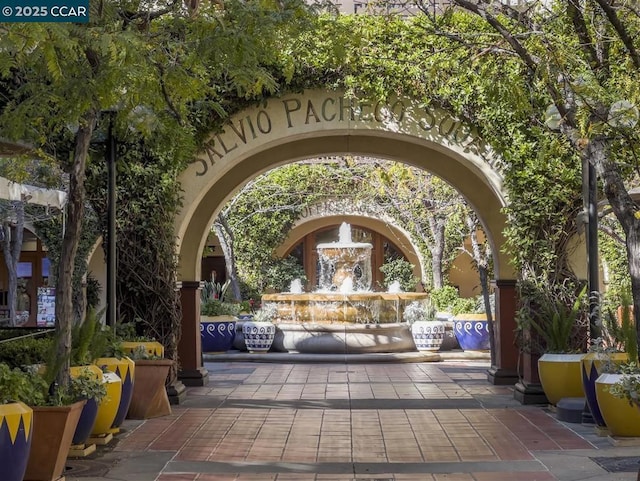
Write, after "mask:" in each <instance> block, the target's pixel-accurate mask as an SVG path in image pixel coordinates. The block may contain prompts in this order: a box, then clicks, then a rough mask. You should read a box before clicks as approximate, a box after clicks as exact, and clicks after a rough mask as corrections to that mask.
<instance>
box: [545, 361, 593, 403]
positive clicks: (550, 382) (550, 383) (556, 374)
mask: <svg viewBox="0 0 640 481" xmlns="http://www.w3.org/2000/svg"><path fill="white" fill-rule="evenodd" d="M583 357H584V354H544V355H543V356H542V357H541V358H540V359H538V374H539V376H540V384H542V389H543V390H544V394H545V395H546V396H547V399H548V400H549V403H551V404H554V405H555V404H557V403H558V401H560V399H562V398H565V397H584V391H583V389H582V358H583Z"/></svg>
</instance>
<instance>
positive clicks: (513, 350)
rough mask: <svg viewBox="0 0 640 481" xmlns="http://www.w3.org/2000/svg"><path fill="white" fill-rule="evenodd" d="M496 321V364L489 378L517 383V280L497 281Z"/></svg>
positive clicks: (500, 382) (488, 375)
mask: <svg viewBox="0 0 640 481" xmlns="http://www.w3.org/2000/svg"><path fill="white" fill-rule="evenodd" d="M494 291H495V298H496V299H495V300H496V322H495V323H494V328H493V329H494V335H495V365H493V366H491V369H489V372H488V374H487V379H488V380H489V382H490V383H492V384H500V385H504V384H515V383H516V382H518V347H517V346H516V343H515V333H514V332H515V329H516V321H515V316H516V308H517V298H516V281H515V280H511V279H498V280H496V282H495V290H494Z"/></svg>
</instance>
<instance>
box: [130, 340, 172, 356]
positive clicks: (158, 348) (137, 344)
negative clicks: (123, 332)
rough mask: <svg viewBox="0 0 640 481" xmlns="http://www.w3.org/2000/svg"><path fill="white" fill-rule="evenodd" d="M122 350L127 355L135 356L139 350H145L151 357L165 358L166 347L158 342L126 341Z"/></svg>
mask: <svg viewBox="0 0 640 481" xmlns="http://www.w3.org/2000/svg"><path fill="white" fill-rule="evenodd" d="M121 347H122V350H123V351H124V352H126V353H127V354H129V355H131V354H134V353H135V352H136V351H137V350H139V349H144V350H145V351H146V353H147V354H148V355H149V356H154V357H159V358H161V359H162V358H163V357H164V346H163V345H162V344H160V343H159V342H158V341H124V342H123V343H122V344H121Z"/></svg>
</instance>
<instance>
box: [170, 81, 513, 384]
mask: <svg viewBox="0 0 640 481" xmlns="http://www.w3.org/2000/svg"><path fill="white" fill-rule="evenodd" d="M345 154H346V155H360V156H368V157H377V158H384V159H391V160H396V161H401V162H405V163H408V164H411V165H414V166H416V167H419V168H422V169H425V170H427V171H430V172H432V173H433V174H435V175H437V176H439V177H441V178H442V179H444V180H445V181H447V182H449V183H450V184H451V185H453V186H454V187H456V188H457V189H458V190H459V191H460V193H461V194H462V195H463V196H464V197H465V198H466V199H467V201H468V202H469V204H470V205H471V206H472V207H473V208H474V209H475V210H476V212H477V214H478V217H479V218H480V220H481V222H482V224H483V227H484V230H485V232H486V234H487V236H488V238H489V241H490V243H491V246H492V249H493V258H494V271H495V283H496V303H497V304H496V318H497V319H496V333H497V343H496V365H495V366H493V368H492V371H491V378H492V379H493V380H494V381H496V382H502V381H505V382H515V380H516V379H517V375H516V366H517V351H516V348H515V345H514V342H513V331H514V329H515V322H514V315H515V274H514V272H513V269H512V265H511V262H510V259H509V257H508V255H507V254H506V253H505V251H504V249H503V247H504V243H505V238H504V235H503V231H504V228H505V224H506V217H505V215H504V214H503V213H502V208H503V207H504V206H505V204H506V200H505V198H506V196H505V194H504V192H503V189H502V176H501V173H500V165H501V161H500V158H499V156H498V155H497V154H496V153H495V152H493V151H492V150H491V149H490V148H489V147H488V146H487V145H485V144H484V143H483V142H482V141H481V140H480V139H479V138H478V137H477V136H476V135H474V133H473V132H472V131H471V130H470V129H469V128H468V127H467V126H466V125H464V124H462V123H461V122H459V121H457V120H456V119H453V118H452V117H451V116H449V115H448V114H446V113H445V112H443V111H439V110H431V109H425V108H424V107H423V106H421V105H420V104H419V103H417V102H413V101H411V100H408V99H397V100H393V101H388V102H372V101H367V100H358V99H353V98H347V97H346V96H344V95H343V94H341V93H339V92H332V91H324V90H315V91H308V92H305V93H302V94H293V95H289V96H286V97H282V98H271V99H269V100H268V101H265V102H264V103H262V104H260V105H257V106H255V107H254V108H250V109H247V110H245V111H242V112H239V113H237V114H236V115H234V116H233V117H232V118H231V120H230V121H229V122H228V123H227V124H226V126H225V127H224V129H223V130H222V132H220V133H219V134H215V135H213V136H212V137H211V138H210V139H209V141H208V142H207V143H206V146H205V149H204V151H203V152H202V153H201V154H200V156H199V157H198V158H197V159H196V160H195V161H194V162H193V163H192V164H191V166H190V167H189V168H188V169H186V170H185V171H184V172H183V174H182V176H181V182H182V186H183V189H184V207H183V209H182V211H181V212H180V214H179V215H178V216H177V217H176V223H175V232H176V236H177V239H178V245H177V247H178V252H179V256H180V261H179V262H180V264H179V277H180V281H181V293H182V306H183V325H182V328H183V333H182V338H181V341H180V346H179V355H180V361H181V367H182V378H183V380H184V381H185V382H186V383H197V382H198V380H199V379H200V378H201V377H202V376H204V375H205V374H204V373H203V371H204V370H203V368H202V365H201V352H200V343H199V332H198V329H197V326H198V323H197V320H198V313H199V295H198V289H199V281H200V279H201V272H200V265H201V264H200V257H201V253H202V250H203V247H204V245H205V242H206V239H207V235H208V233H209V227H210V226H211V223H212V222H213V220H214V218H215V216H216V214H217V212H218V210H219V209H220V208H221V206H222V205H223V204H224V202H225V201H227V200H228V199H230V198H231V197H232V196H233V194H234V192H236V191H237V190H238V189H239V188H240V187H241V186H242V185H243V184H244V183H246V182H247V181H248V180H249V179H251V178H253V177H254V176H256V175H258V174H260V173H263V172H265V171H267V170H269V169H272V168H274V167H277V166H279V165H283V164H286V163H290V162H293V161H297V160H302V159H307V158H312V157H322V156H331V155H345Z"/></svg>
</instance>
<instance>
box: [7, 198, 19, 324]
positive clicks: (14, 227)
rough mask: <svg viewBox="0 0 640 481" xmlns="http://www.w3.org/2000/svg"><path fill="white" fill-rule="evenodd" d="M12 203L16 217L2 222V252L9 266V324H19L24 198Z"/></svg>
mask: <svg viewBox="0 0 640 481" xmlns="http://www.w3.org/2000/svg"><path fill="white" fill-rule="evenodd" d="M11 205H12V207H13V209H14V211H15V213H16V218H15V219H11V220H10V219H5V220H4V222H3V224H2V233H3V242H2V253H3V254H4V262H5V264H6V266H7V274H8V292H7V297H8V298H7V303H8V307H9V325H10V326H17V325H18V313H17V309H16V306H17V300H18V262H19V261H20V253H21V252H22V238H23V234H24V200H23V201H19V202H18V201H13V202H11Z"/></svg>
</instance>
